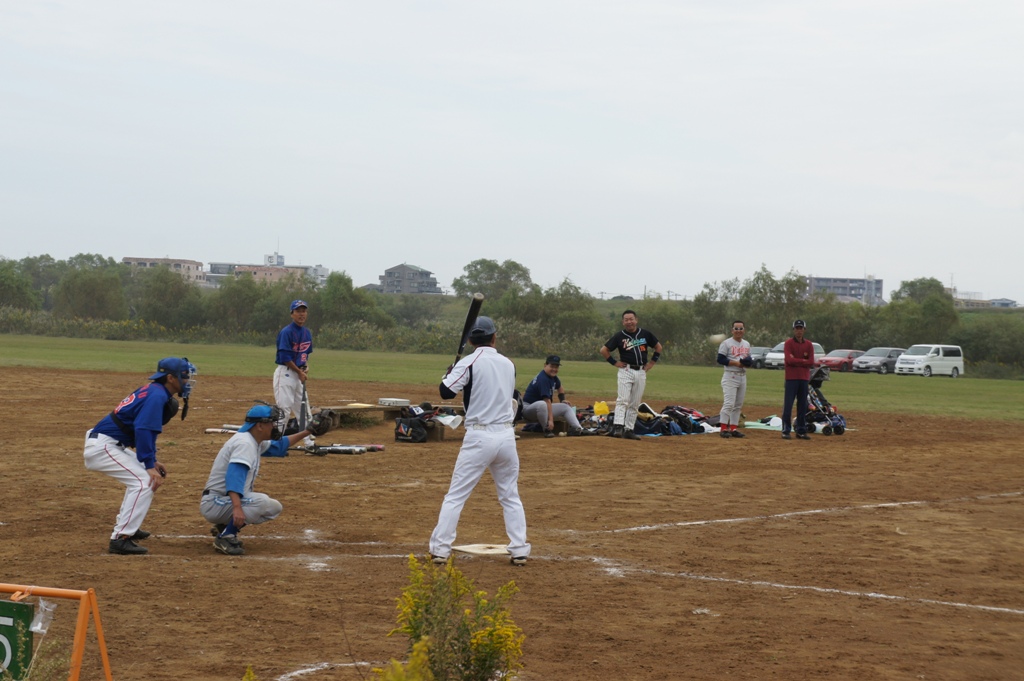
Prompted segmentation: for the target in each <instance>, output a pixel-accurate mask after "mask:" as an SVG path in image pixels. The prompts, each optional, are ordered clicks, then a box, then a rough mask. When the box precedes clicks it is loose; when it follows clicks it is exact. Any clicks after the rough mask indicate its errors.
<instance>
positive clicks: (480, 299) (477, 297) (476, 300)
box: [455, 293, 484, 362]
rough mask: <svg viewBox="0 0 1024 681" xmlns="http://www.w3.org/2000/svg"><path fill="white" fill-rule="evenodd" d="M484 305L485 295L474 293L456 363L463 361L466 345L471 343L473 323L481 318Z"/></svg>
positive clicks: (460, 340)
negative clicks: (481, 309)
mask: <svg viewBox="0 0 1024 681" xmlns="http://www.w3.org/2000/svg"><path fill="white" fill-rule="evenodd" d="M483 304H484V294H482V293H474V294H473V301H472V302H471V303H470V304H469V312H468V313H467V314H466V323H465V324H464V325H463V327H462V337H461V338H460V339H459V349H458V351H457V352H456V353H455V362H458V361H459V360H460V359H462V353H463V352H464V351H465V350H466V343H467V342H468V341H469V332H470V331H472V330H473V322H475V321H476V318H477V317H479V316H480V306H481V305H483Z"/></svg>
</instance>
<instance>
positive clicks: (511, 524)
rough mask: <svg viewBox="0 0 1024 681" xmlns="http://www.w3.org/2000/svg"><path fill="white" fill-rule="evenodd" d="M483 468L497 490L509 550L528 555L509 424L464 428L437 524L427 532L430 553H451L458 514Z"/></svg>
mask: <svg viewBox="0 0 1024 681" xmlns="http://www.w3.org/2000/svg"><path fill="white" fill-rule="evenodd" d="M484 471H490V472H491V477H492V478H494V487H495V489H496V490H497V491H498V502H499V503H500V504H501V508H502V510H503V512H504V516H505V533H506V534H507V535H508V547H507V548H508V552H509V553H510V554H512V555H513V556H515V557H520V556H524V557H525V556H529V555H530V544H529V543H528V542H527V541H526V511H524V510H523V502H522V501H521V500H520V499H519V455H518V454H517V453H516V434H515V430H514V429H513V428H512V426H511V424H501V425H493V426H481V427H475V428H474V427H472V426H468V427H467V429H466V436H465V438H463V440H462V449H460V450H459V457H458V458H457V459H456V460H455V470H454V471H452V481H451V484H450V485H449V487H448V493H447V494H446V495H445V497H444V502H443V503H442V504H441V512H440V514H439V515H438V518H437V527H435V528H434V532H433V533H432V534H431V535H430V554H431V555H433V556H441V557H444V558H447V557H448V556H449V555H450V554H451V552H452V544H453V543H455V531H456V529H457V528H458V525H459V516H460V515H462V509H463V507H464V506H465V505H466V502H467V501H468V500H469V495H470V494H472V493H473V489H474V488H475V487H476V484H477V483H478V482H480V478H481V477H483V474H484Z"/></svg>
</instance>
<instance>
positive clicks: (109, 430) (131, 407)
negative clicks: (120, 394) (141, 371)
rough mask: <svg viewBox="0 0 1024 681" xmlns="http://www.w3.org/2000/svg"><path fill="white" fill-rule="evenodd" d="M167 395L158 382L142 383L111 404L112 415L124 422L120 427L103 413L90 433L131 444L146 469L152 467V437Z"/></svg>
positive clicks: (160, 424)
mask: <svg viewBox="0 0 1024 681" xmlns="http://www.w3.org/2000/svg"><path fill="white" fill-rule="evenodd" d="M171 397H172V396H171V393H170V392H168V390H167V388H166V387H164V385H163V384H162V383H156V382H153V383H150V384H149V385H144V386H142V387H141V388H139V389H138V390H136V391H135V392H133V393H132V394H131V395H129V396H128V397H126V398H124V399H123V400H121V404H119V405H117V406H116V407H114V414H115V415H116V416H117V418H118V420H119V421H120V422H121V423H123V424H124V429H122V428H121V427H120V426H118V425H117V423H116V422H115V421H114V419H113V418H111V415H110V414H107V415H106V416H104V417H103V418H102V419H100V422H99V423H97V424H96V426H95V427H94V428H93V432H96V433H101V434H103V435H106V436H108V437H111V438H113V439H115V440H117V441H118V442H121V443H122V444H124V446H125V447H134V448H135V455H136V456H137V457H138V458H139V461H141V462H142V463H143V464H144V465H145V466H146V468H152V467H153V465H154V464H155V463H156V436H157V435H158V434H159V433H161V432H162V431H163V428H164V405H165V404H167V403H168V402H169V401H170V400H171Z"/></svg>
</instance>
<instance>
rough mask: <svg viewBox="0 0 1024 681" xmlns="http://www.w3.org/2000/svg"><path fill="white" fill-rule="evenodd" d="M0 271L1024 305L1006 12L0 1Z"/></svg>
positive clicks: (1005, 4)
mask: <svg viewBox="0 0 1024 681" xmlns="http://www.w3.org/2000/svg"><path fill="white" fill-rule="evenodd" d="M0 229H2V232H3V238H2V239H0V256H3V257H6V258H10V259H15V260H17V259H21V258H24V257H26V256H29V255H33V256H34V255H41V254H44V253H48V254H50V255H52V256H53V257H55V258H57V259H65V258H67V257H69V256H72V255H75V254H76V253H82V252H85V253H100V254H102V255H105V256H109V257H113V258H115V259H118V260H120V259H121V258H122V257H124V256H142V257H172V258H189V259H194V260H200V261H202V262H204V263H209V262H210V261H228V262H239V263H249V262H261V261H262V259H263V257H264V255H266V254H270V253H274V252H275V251H276V252H279V253H281V254H282V255H284V256H285V259H286V262H287V264H306V265H316V264H320V265H323V266H325V267H328V268H331V269H332V270H344V271H345V272H347V273H348V274H349V275H350V276H351V277H352V279H353V281H354V283H355V284H356V285H362V284H367V283H377V281H378V279H377V277H378V275H380V274H382V273H383V271H384V270H385V269H386V268H388V267H391V266H394V265H397V264H400V263H403V262H406V263H409V264H412V265H418V266H420V267H423V268H425V269H427V270H430V271H432V272H434V273H435V275H436V276H437V279H438V282H439V283H440V284H441V285H442V286H443V287H450V285H451V281H452V279H454V278H455V277H457V276H460V275H461V274H462V273H463V267H464V266H465V265H466V264H468V263H469V262H471V261H473V260H475V259H478V258H489V259H493V260H498V261H504V260H506V259H512V260H515V261H517V262H519V263H522V264H523V265H525V266H526V267H528V268H529V269H530V272H531V275H532V277H533V280H534V281H535V282H537V283H538V284H540V285H541V286H543V287H549V286H555V285H557V284H558V283H559V282H560V281H561V280H562V279H563V278H565V277H568V278H570V279H571V280H572V281H573V282H574V283H576V284H577V285H579V286H581V287H583V288H584V289H586V290H588V291H590V292H591V293H593V294H594V295H600V296H603V297H609V296H611V295H617V294H628V295H634V296H638V295H641V294H643V292H644V291H645V290H647V291H649V292H650V291H655V292H658V293H660V294H662V295H663V296H672V297H677V296H679V297H684V296H685V297H692V296H693V295H694V294H695V293H697V292H699V291H700V289H701V286H702V285H703V284H704V283H705V282H713V281H723V280H726V279H731V278H734V277H735V278H739V279H741V280H742V279H746V278H749V277H750V276H752V275H753V274H754V273H755V272H756V271H757V270H758V269H759V268H760V267H761V265H762V264H764V265H765V266H767V268H768V269H769V270H771V271H772V273H773V274H775V276H777V277H781V276H782V275H784V274H785V273H786V272H788V271H789V270H790V269H795V270H796V271H798V272H800V273H801V274H813V275H815V276H836V277H863V276H865V275H874V276H875V277H876V278H881V279H884V282H885V285H884V289H885V295H886V298H888V295H889V292H890V291H892V290H893V289H895V288H897V287H898V286H899V283H900V281H902V280H909V279H914V278H918V277H928V276H931V277H935V278H937V279H939V280H941V281H942V282H943V283H945V284H946V285H947V286H948V285H950V283H951V282H952V283H953V284H954V285H955V286H956V287H957V288H958V289H959V290H960V291H961V292H972V293H974V294H976V295H978V296H981V297H985V298H1002V297H1005V298H1011V299H1014V300H1017V301H1018V303H1020V304H1022V305H1024V275H1022V270H1024V267H1022V255H1024V3H1022V2H1021V1H1020V0H970V1H952V0H928V1H923V0H920V1H916V0H908V1H902V0H885V1H875V0H857V1H854V0H848V1H844V2H833V1H830V0H806V1H805V0H781V1H773V0H756V1H754V0H733V1H731V2H730V1H723V0H699V1H691V0H675V1H665V2H648V1H645V0H630V1H628V2H625V1H624V2H603V1H601V0H585V1H584V0H579V1H575V0H571V1H570V0H545V1H544V2H533V1H529V0H520V1H519V2H504V3H502V2H485V1H480V0H478V1H475V2H470V1H465V2H443V1H437V2H358V3H355V2H312V1H308V0H289V1H288V2H283V1H282V2H253V1H245V2H241V1H234V2H218V1H216V0H203V1H201V2H199V1H191V2H190V1H177V2H140V1H137V0H132V1H124V2H116V1H111V0H89V2H70V1H69V2H65V1H61V0H57V1H53V2H28V1H25V0H0Z"/></svg>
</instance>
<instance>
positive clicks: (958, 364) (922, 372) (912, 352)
mask: <svg viewBox="0 0 1024 681" xmlns="http://www.w3.org/2000/svg"><path fill="white" fill-rule="evenodd" d="M963 372H964V353H963V351H962V350H960V346H959V345H932V344H928V343H926V344H923V345H911V346H910V347H909V348H907V351H906V352H904V353H903V354H902V355H900V358H899V359H897V360H896V375H897V376H900V375H904V376H907V375H912V374H917V375H918V376H931V375H932V374H936V375H940V376H949V377H951V378H956V377H958V376H959V375H960V374H962V373H963Z"/></svg>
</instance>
